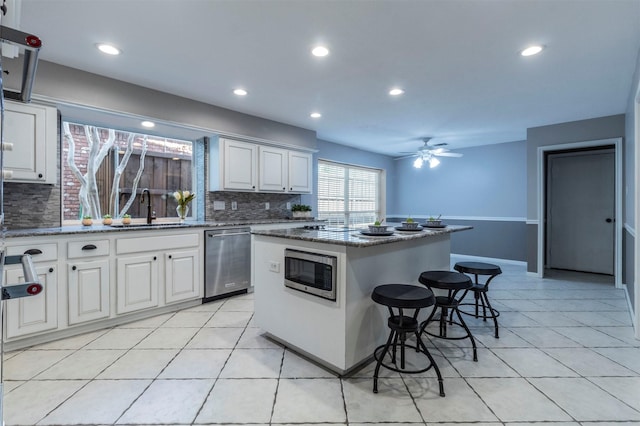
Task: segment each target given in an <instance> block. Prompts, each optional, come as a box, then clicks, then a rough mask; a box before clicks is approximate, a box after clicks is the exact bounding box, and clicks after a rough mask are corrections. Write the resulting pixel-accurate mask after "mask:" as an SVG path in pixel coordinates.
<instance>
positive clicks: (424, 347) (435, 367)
mask: <svg viewBox="0 0 640 426" xmlns="http://www.w3.org/2000/svg"><path fill="white" fill-rule="evenodd" d="M416 341H417V342H416V343H417V344H416V346H417V347H419V348H422V351H423V352H424V353H425V354H426V355H427V357H428V358H429V362H431V365H433V369H434V370H436V376H438V386H439V387H440V396H444V380H442V374H440V369H439V368H438V364H436V360H435V359H433V357H432V356H431V353H430V352H429V349H427V347H426V346H425V344H424V342H422V339H421V338H420V334H418V332H416Z"/></svg>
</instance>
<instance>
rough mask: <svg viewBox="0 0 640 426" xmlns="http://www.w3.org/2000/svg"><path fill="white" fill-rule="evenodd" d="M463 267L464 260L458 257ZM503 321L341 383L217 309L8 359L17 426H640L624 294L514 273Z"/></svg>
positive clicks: (243, 308)
mask: <svg viewBox="0 0 640 426" xmlns="http://www.w3.org/2000/svg"><path fill="white" fill-rule="evenodd" d="M454 260H455V259H454ZM502 267H503V271H504V273H503V275H501V276H500V277H498V278H496V279H495V280H494V282H493V283H492V288H491V291H490V297H491V299H492V300H493V301H494V305H495V307H496V308H498V309H499V310H500V311H501V312H502V315H501V316H500V326H501V329H500V339H495V338H494V337H493V328H492V325H491V322H487V323H483V322H482V321H481V320H475V319H472V318H469V317H467V319H468V322H469V324H470V325H471V326H472V330H473V332H474V335H475V337H476V338H477V341H478V356H479V361H478V362H477V363H474V362H473V361H472V359H471V351H470V345H469V342H468V340H464V341H442V340H438V339H432V340H431V341H430V342H427V345H429V346H430V347H431V348H432V350H431V352H432V354H433V355H434V356H435V358H436V361H437V362H438V364H439V366H440V369H441V371H442V374H443V376H444V380H445V382H444V385H445V391H446V394H447V395H446V397H445V398H441V397H439V396H438V393H437V388H438V387H437V381H436V380H435V378H434V372H433V370H430V371H427V372H426V373H423V374H422V375H417V376H416V375H413V376H409V375H400V374H397V373H391V372H384V373H383V378H381V380H380V383H379V389H380V393H379V394H377V395H376V394H373V393H372V392H371V387H372V379H371V375H372V370H373V366H371V365H369V366H367V367H365V368H364V369H362V370H361V371H359V372H357V373H355V374H354V375H352V376H351V377H348V378H339V377H336V376H335V375H333V374H331V373H329V372H327V371H325V370H324V369H322V368H319V367H318V366H316V365H314V364H312V363H309V362H307V361H306V360H304V359H302V358H300V357H298V356H297V355H295V354H294V353H292V352H290V351H288V350H286V349H284V348H282V347H281V346H279V345H277V344H275V343H273V342H271V341H269V340H267V339H266V338H264V337H263V336H261V331H260V329H259V328H256V327H255V325H254V323H253V322H252V315H253V300H252V297H253V295H251V294H249V295H245V296H240V297H235V298H231V299H227V300H225V301H218V302H214V303H209V304H205V305H202V306H198V307H195V308H192V309H187V310H184V311H181V312H177V313H173V314H167V315H160V316H157V317H154V318H151V319H147V320H144V321H139V322H136V323H132V324H127V325H123V326H119V327H115V328H111V329H107V330H102V331H99V332H95V333H90V334H86V335H82V336H77V337H73V338H68V339H65V340H60V341H57V342H54V343H49V344H45V345H40V346H37V347H33V348H30V349H28V350H22V351H16V352H12V353H7V354H6V356H5V365H4V367H5V371H4V378H5V398H4V404H5V422H6V424H7V425H35V424H38V425H76V424H95V425H108V424H118V425H123V424H131V425H133V424H148V425H150V424H170V425H190V424H220V423H225V424H234V423H235V424H255V425H268V424H299V425H300V424H307V423H322V424H337V425H347V424H349V425H358V424H368V423H376V424H378V425H382V424H385V425H388V424H395V425H401V424H419V425H432V424H439V425H449V424H453V423H455V424H456V425H464V424H474V425H476V426H489V425H492V426H493V425H515V424H523V423H536V422H541V424H542V422H544V423H543V424H544V426H557V425H566V426H573V425H592V426H603V425H618V426H621V425H628V424H640V341H638V340H635V339H634V337H633V329H632V327H631V319H630V316H629V312H628V309H627V301H626V300H625V295H624V293H623V291H621V290H616V289H614V288H613V286H612V285H610V284H605V283H601V282H600V283H599V282H585V280H584V279H581V278H577V279H576V278H573V277H571V276H565V275H562V274H557V275H556V276H555V277H554V278H551V279H544V280H541V279H537V278H533V277H530V276H527V275H526V273H525V271H524V268H523V267H521V266H513V265H502Z"/></svg>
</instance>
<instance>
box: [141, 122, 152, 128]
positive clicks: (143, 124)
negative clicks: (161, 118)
mask: <svg viewBox="0 0 640 426" xmlns="http://www.w3.org/2000/svg"><path fill="white" fill-rule="evenodd" d="M140 124H142V127H148V128H152V127H155V126H156V123H154V122H153V121H143V122H142V123H140Z"/></svg>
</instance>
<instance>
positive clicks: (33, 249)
mask: <svg viewBox="0 0 640 426" xmlns="http://www.w3.org/2000/svg"><path fill="white" fill-rule="evenodd" d="M21 254H30V255H31V258H32V259H33V261H34V262H43V261H50V260H58V245H57V244H55V243H51V244H39V243H36V244H21V245H17V246H9V247H7V256H18V255H21Z"/></svg>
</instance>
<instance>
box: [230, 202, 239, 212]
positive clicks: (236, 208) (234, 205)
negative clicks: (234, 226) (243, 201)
mask: <svg viewBox="0 0 640 426" xmlns="http://www.w3.org/2000/svg"><path fill="white" fill-rule="evenodd" d="M231 210H238V203H237V202H236V201H232V202H231Z"/></svg>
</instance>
